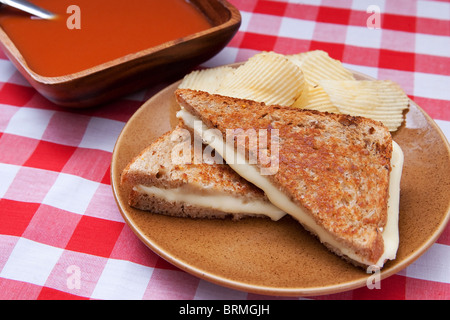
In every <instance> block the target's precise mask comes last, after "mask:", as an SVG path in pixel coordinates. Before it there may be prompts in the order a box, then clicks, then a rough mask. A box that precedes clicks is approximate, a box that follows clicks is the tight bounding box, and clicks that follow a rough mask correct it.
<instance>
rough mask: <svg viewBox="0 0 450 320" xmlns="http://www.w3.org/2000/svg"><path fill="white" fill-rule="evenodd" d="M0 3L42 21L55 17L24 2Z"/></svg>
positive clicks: (8, 1) (0, 1)
mask: <svg viewBox="0 0 450 320" xmlns="http://www.w3.org/2000/svg"><path fill="white" fill-rule="evenodd" d="M0 3H3V4H6V5H7V6H10V7H14V8H16V9H19V10H22V11H25V12H28V13H31V14H32V15H35V16H37V17H39V18H42V19H53V18H55V17H56V14H54V13H52V12H50V11H47V10H45V9H42V8H40V7H38V6H36V5H34V4H32V3H30V2H28V1H26V0H0Z"/></svg>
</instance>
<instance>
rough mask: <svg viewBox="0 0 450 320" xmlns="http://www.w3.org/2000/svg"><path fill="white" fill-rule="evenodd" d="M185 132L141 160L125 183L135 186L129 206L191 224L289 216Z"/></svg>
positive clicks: (163, 138)
mask: <svg viewBox="0 0 450 320" xmlns="http://www.w3.org/2000/svg"><path fill="white" fill-rule="evenodd" d="M193 137H194V136H193V135H191V134H190V131H188V130H187V129H184V128H183V127H182V126H177V127H176V128H175V129H174V130H172V131H170V132H167V133H166V134H164V135H163V136H161V137H160V138H159V139H157V140H156V141H155V142H154V143H153V144H152V145H151V146H149V147H148V148H146V149H145V150H143V151H142V152H141V154H140V155H138V156H137V157H135V158H134V159H133V160H132V161H131V162H130V163H129V164H128V166H127V167H126V168H125V170H124V171H123V173H122V176H121V182H122V183H123V184H124V183H130V184H131V186H132V189H131V191H130V197H129V204H130V205H131V206H132V207H135V208H138V209H141V210H148V211H152V212H154V213H159V214H165V215H170V216H178V217H191V218H211V219H212V218H228V217H231V218H232V219H234V220H238V219H241V218H244V217H262V216H268V217H270V218H271V219H273V220H278V219H280V218H281V217H282V216H284V215H285V213H284V212H282V211H281V210H280V209H278V208H276V207H275V206H274V205H272V204H271V203H270V201H269V200H268V199H267V197H266V196H265V194H264V192H262V191H261V190H260V189H258V188H256V187H255V186H254V185H252V184H251V183H249V182H247V181H246V180H244V179H243V178H241V177H240V176H239V175H238V174H236V173H235V172H234V171H233V170H231V168H230V167H229V166H227V165H226V164H224V163H223V159H222V158H220V157H212V156H211V155H210V154H209V155H210V156H209V157H207V155H208V153H207V152H206V151H207V150H206V151H205V146H204V145H202V143H201V141H198V143H199V144H198V146H199V149H198V150H195V149H194V138H193Z"/></svg>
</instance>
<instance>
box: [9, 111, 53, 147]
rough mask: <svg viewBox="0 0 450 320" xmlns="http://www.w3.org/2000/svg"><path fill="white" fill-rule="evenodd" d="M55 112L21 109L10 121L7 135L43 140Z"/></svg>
mask: <svg viewBox="0 0 450 320" xmlns="http://www.w3.org/2000/svg"><path fill="white" fill-rule="evenodd" d="M54 113H55V111H52V110H43V109H34V108H25V107H24V108H20V109H19V110H18V111H17V112H16V113H15V114H14V115H13V116H12V117H11V119H10V121H9V123H8V126H7V127H6V129H5V132H6V133H11V134H16V135H19V136H23V137H28V138H33V139H41V138H42V135H43V134H44V131H45V129H46V128H47V125H48V123H49V121H50V119H51V117H52V116H53V114H54Z"/></svg>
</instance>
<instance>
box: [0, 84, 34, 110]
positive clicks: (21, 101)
mask: <svg viewBox="0 0 450 320" xmlns="http://www.w3.org/2000/svg"><path fill="white" fill-rule="evenodd" d="M35 94H37V93H36V90H34V89H33V88H31V87H25V86H21V85H17V84H13V83H5V84H3V87H1V89H0V103H3V104H9V105H13V106H24V105H25V104H26V103H27V102H28V101H30V100H31V98H33V96H34V95H35Z"/></svg>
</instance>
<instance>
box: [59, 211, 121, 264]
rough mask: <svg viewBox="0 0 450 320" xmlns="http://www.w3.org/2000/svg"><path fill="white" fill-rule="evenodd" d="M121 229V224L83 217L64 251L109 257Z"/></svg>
mask: <svg viewBox="0 0 450 320" xmlns="http://www.w3.org/2000/svg"><path fill="white" fill-rule="evenodd" d="M123 227H124V224H123V223H122V222H115V221H108V220H104V219H98V218H93V217H88V216H83V217H82V218H81V220H80V222H79V223H78V225H77V227H76V229H75V231H74V233H73V234H72V237H71V239H70V241H69V243H68V244H67V247H66V249H68V250H73V251H78V252H84V253H88V254H93V255H97V256H102V257H109V255H110V254H111V252H112V250H113V248H114V245H115V244H116V242H117V238H118V237H119V235H120V232H121V231H122V229H123Z"/></svg>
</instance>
